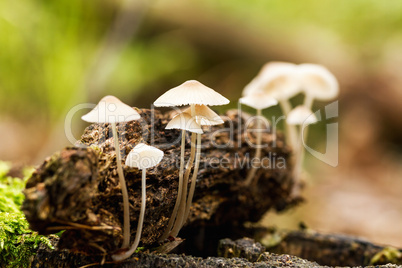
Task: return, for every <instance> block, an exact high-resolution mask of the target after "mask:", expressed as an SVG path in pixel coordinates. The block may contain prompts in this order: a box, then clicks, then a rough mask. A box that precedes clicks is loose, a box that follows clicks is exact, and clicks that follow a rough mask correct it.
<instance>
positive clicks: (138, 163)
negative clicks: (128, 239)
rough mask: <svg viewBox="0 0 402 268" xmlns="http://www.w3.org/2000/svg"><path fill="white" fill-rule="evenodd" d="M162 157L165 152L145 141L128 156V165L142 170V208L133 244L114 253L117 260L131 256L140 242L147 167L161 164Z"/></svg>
mask: <svg viewBox="0 0 402 268" xmlns="http://www.w3.org/2000/svg"><path fill="white" fill-rule="evenodd" d="M162 158H163V152H162V151H161V150H159V149H157V148H155V147H153V146H149V145H146V144H144V143H140V144H138V145H136V146H135V147H134V148H133V149H132V150H131V151H130V153H129V154H128V156H127V159H126V166H129V167H134V168H138V169H140V170H142V180H141V181H142V183H141V189H142V191H141V192H142V194H141V210H140V217H139V220H138V225H137V233H136V234H135V239H134V242H133V244H132V245H131V247H130V249H129V250H127V251H125V252H122V253H118V254H114V255H112V258H113V260H115V261H122V260H124V259H127V258H128V257H130V256H131V255H132V254H133V253H134V252H135V250H136V249H137V247H138V245H139V243H140V238H141V232H142V225H143V223H144V215H145V203H146V173H147V169H148V168H151V167H154V166H156V165H157V164H159V162H160V161H161V160H162Z"/></svg>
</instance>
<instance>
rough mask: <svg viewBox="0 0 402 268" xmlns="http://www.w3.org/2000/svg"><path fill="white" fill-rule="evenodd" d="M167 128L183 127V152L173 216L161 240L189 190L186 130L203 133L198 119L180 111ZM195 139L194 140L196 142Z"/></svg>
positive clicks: (167, 233) (162, 238) (171, 225)
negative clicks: (186, 169) (185, 157)
mask: <svg viewBox="0 0 402 268" xmlns="http://www.w3.org/2000/svg"><path fill="white" fill-rule="evenodd" d="M165 129H181V130H182V134H181V153H180V171H179V189H178V192H177V197H176V203H175V205H174V208H173V212H172V216H171V217H170V219H169V223H168V226H167V227H166V230H165V232H164V233H163V235H162V237H161V238H160V239H159V240H160V241H163V240H165V239H166V238H167V237H168V236H169V235H170V231H171V229H172V227H173V223H174V221H175V219H176V215H177V211H178V209H179V206H180V202H181V198H182V193H183V188H185V192H186V191H187V185H184V183H183V171H184V164H183V163H184V150H185V139H186V130H187V131H190V132H193V133H203V131H202V129H201V125H199V124H198V123H197V122H196V120H194V119H193V118H192V117H191V115H190V114H188V113H184V112H183V113H180V114H177V115H176V116H174V117H173V119H172V120H170V122H169V123H168V124H167V126H166V128H165ZM194 142H195V141H192V143H194Z"/></svg>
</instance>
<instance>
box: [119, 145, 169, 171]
mask: <svg viewBox="0 0 402 268" xmlns="http://www.w3.org/2000/svg"><path fill="white" fill-rule="evenodd" d="M162 158H163V152H162V151H161V150H159V149H158V148H155V147H153V146H149V145H146V144H145V143H140V144H138V145H136V146H135V147H134V148H133V149H132V150H131V151H130V153H129V154H128V156H127V159H126V166H129V167H135V168H138V169H147V168H151V167H154V166H156V165H157V164H159V162H160V161H162Z"/></svg>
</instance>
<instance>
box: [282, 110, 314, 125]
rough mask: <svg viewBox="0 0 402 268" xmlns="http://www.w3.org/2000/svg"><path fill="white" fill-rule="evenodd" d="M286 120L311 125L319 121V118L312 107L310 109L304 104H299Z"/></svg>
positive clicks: (294, 123) (293, 123)
mask: <svg viewBox="0 0 402 268" xmlns="http://www.w3.org/2000/svg"><path fill="white" fill-rule="evenodd" d="M286 122H287V123H288V124H289V125H303V124H307V125H310V124H314V123H317V122H318V120H317V117H316V116H315V114H314V113H313V112H312V111H311V110H310V109H308V108H307V107H306V106H304V105H299V106H297V107H295V108H294V109H293V110H292V111H290V113H289V114H288V117H287V118H286Z"/></svg>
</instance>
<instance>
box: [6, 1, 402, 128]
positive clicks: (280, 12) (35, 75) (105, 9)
mask: <svg viewBox="0 0 402 268" xmlns="http://www.w3.org/2000/svg"><path fill="white" fill-rule="evenodd" d="M123 2H124V1H110V0H101V1H97V2H96V3H95V2H91V1H81V0H60V1H43V0H41V1H27V0H21V1H2V2H0V32H1V34H0V51H1V53H0V90H1V95H0V112H1V113H5V114H9V115H11V116H12V117H18V118H20V119H21V120H22V119H25V120H27V118H32V117H34V118H35V117H36V118H39V119H44V120H47V121H49V122H54V121H56V120H61V119H62V117H63V116H64V115H65V112H66V110H68V109H69V108H70V107H71V106H73V105H74V104H77V103H80V102H84V101H88V100H90V101H93V102H96V101H97V100H98V98H99V97H101V95H105V94H114V95H117V96H118V97H120V98H125V97H129V98H133V96H135V95H136V94H139V92H141V91H142V90H148V88H147V85H149V84H151V83H155V82H157V81H163V80H165V81H166V80H169V77H170V76H175V75H177V73H178V72H180V71H181V70H184V69H189V68H193V69H195V70H197V66H198V65H199V64H200V62H201V61H202V59H200V58H199V55H198V54H197V53H198V52H197V50H196V48H195V47H194V46H192V45H191V44H189V43H188V40H187V39H186V38H182V37H181V36H180V35H174V34H169V35H164V34H163V30H161V31H160V32H158V31H155V28H162V29H163V25H158V24H157V23H155V21H154V20H153V17H152V16H153V15H155V11H154V10H153V5H155V6H158V5H160V6H161V7H162V8H166V12H168V13H169V12H170V13H173V12H174V4H176V5H185V6H187V7H188V8H194V9H196V8H199V9H200V10H201V11H202V13H203V14H204V13H205V14H208V15H210V16H216V17H217V18H220V19H221V20H227V21H228V22H229V23H230V21H232V22H233V21H236V20H237V22H238V23H237V24H233V27H248V28H264V29H269V30H270V31H272V32H274V33H276V34H281V35H283V36H288V37H289V38H290V37H291V36H293V35H298V36H302V35H306V36H305V38H309V37H310V36H309V34H310V33H311V32H309V31H304V30H306V29H307V28H308V27H310V28H316V29H318V28H323V29H324V28H325V31H330V32H332V33H335V34H336V36H337V38H339V39H341V40H342V41H343V42H345V43H346V44H348V45H350V46H352V47H354V48H355V49H356V50H355V51H356V53H362V55H363V56H364V55H365V53H367V51H370V50H369V48H370V47H375V46H379V45H380V46H381V45H382V43H383V41H384V39H385V38H386V37H388V36H390V34H394V33H398V32H399V29H400V27H402V16H400V14H401V12H402V2H401V1H399V0H389V1H375V0H354V1H350V0H336V1H334V0H331V1H313V0H305V1H290V0H253V1H247V2H245V1H240V0H221V1H215V0H204V1H199V2H197V3H191V4H190V3H187V2H186V1H180V0H178V1H172V2H170V1H169V3H167V2H163V1H162V2H157V1H155V2H151V4H150V9H151V10H150V11H148V12H145V16H144V20H143V21H141V22H140V23H141V24H140V31H139V32H137V33H135V36H134V37H133V38H134V39H132V41H131V42H130V43H129V45H128V46H126V47H123V48H122V49H121V51H120V52H119V54H118V55H117V56H118V59H117V63H116V65H115V66H114V67H112V69H113V70H112V73H111V76H110V79H106V82H105V83H106V86H105V92H99V95H100V96H92V95H91V96H88V94H89V93H88V82H90V81H87V80H88V79H90V78H91V77H90V71H91V69H92V68H93V66H96V62H97V57H98V52H99V49H100V48H101V46H102V45H103V44H104V43H103V42H104V38H105V36H107V33H108V32H109V31H110V29H111V26H112V25H113V22H114V20H115V19H116V17H117V16H118V14H119V10H120V8H121V4H122V3H123ZM173 3H174V4H173ZM169 6H171V7H170V9H167V7H169ZM201 8H202V9H201ZM172 15H173V16H174V14H172ZM240 21H241V24H239V22H240ZM211 30H213V29H211ZM155 33H157V34H156V35H154V34H155ZM267 38H269V36H267ZM289 41H290V42H292V40H291V39H289ZM251 45H252V44H251ZM112 49H113V47H112ZM369 56H373V55H369ZM374 56H375V55H374ZM108 64H109V63H108V62H106V63H105V65H108ZM99 68H108V67H105V66H100V67H99ZM187 78H188V77H183V79H182V81H184V80H186V79H187ZM175 79H177V78H175ZM174 83H176V81H175V82H174ZM172 84H173V83H172ZM169 86H170V85H169ZM91 94H92V93H91ZM143 106H144V107H146V106H148V103H144V105H143ZM33 111H34V112H33Z"/></svg>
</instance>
